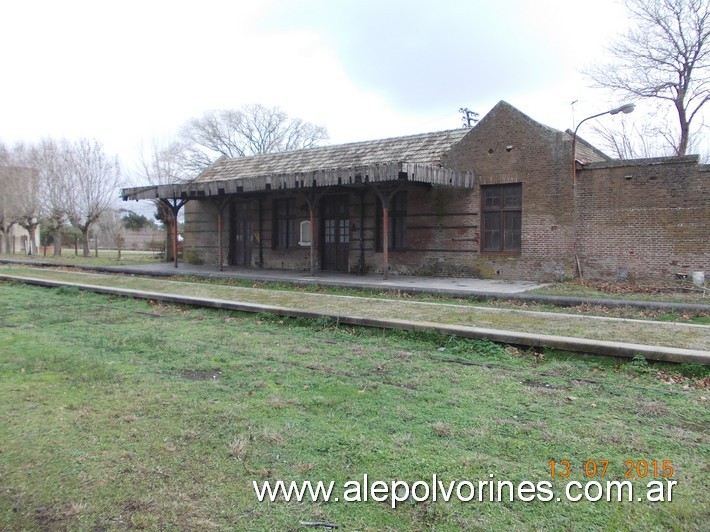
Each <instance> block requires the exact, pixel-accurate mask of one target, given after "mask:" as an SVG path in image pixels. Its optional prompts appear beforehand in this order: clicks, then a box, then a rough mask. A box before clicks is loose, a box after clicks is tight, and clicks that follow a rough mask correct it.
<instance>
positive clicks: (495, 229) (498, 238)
mask: <svg viewBox="0 0 710 532" xmlns="http://www.w3.org/2000/svg"><path fill="white" fill-rule="evenodd" d="M522 212H523V185H522V184H521V183H514V184H511V185H483V186H481V251H482V252H489V253H520V232H521V225H522Z"/></svg>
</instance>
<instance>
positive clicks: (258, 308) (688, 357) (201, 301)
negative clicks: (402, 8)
mask: <svg viewBox="0 0 710 532" xmlns="http://www.w3.org/2000/svg"><path fill="white" fill-rule="evenodd" d="M0 279H3V280H8V281H16V282H22V283H25V284H31V285H36V286H44V287H60V286H69V287H76V288H77V289H79V290H88V291H92V292H96V293H102V294H111V295H117V296H123V297H130V298H135V299H147V300H156V301H163V302H167V303H177V304H184V305H193V306H199V307H208V308H216V309H225V310H234V311H241V312H253V313H259V312H267V313H271V314H275V315H279V316H286V317H302V318H311V319H313V318H320V317H323V316H327V317H330V318H333V319H335V320H337V321H338V322H339V323H343V324H348V325H357V326H364V327H376V328H384V329H405V330H414V331H426V330H435V331H437V332H440V333H443V334H451V335H454V336H461V337H466V338H477V339H487V340H491V341H494V342H499V343H506V344H513V345H522V346H529V347H552V348H556V349H563V350H567V351H574V352H581V353H593V354H599V355H607V356H615V357H624V358H633V357H635V356H638V355H641V356H644V357H645V358H647V359H649V360H659V361H664V362H676V363H693V364H705V365H710V352H708V351H699V350H693V349H684V348H675V347H664V346H652V345H642V344H631V343H623V342H610V341H604V340H592V339H586V338H573V337H567V336H552V335H538V334H532V333H525V332H518V331H508V330H498V329H485V328H478V327H469V326H464V325H448V324H440V323H432V322H419V321H408V320H398V319H381V318H367V317H363V316H349V315H341V314H329V313H321V312H317V311H304V310H297V309H292V308H287V307H277V306H272V305H262V304H253V303H241V302H235V301H228V300H221V299H212V298H199V297H192V296H182V295H176V294H169V293H164V292H147V291H142V290H131V289H125V288H114V287H106V286H97V285H91V284H83V283H71V282H61V281H51V280H47V279H37V278H33V277H25V276H14V275H7V274H0Z"/></svg>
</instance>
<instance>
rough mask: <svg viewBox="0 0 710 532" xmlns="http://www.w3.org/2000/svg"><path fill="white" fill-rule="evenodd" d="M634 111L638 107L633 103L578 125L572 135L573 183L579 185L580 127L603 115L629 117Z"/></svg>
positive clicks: (590, 117) (598, 114) (589, 118)
mask: <svg viewBox="0 0 710 532" xmlns="http://www.w3.org/2000/svg"><path fill="white" fill-rule="evenodd" d="M634 109H636V106H635V105H634V104H633V103H627V104H624V105H622V106H621V107H617V108H615V109H611V110H609V111H604V112H603V113H597V114H595V115H592V116H588V117H587V118H585V119H584V120H582V121H581V122H580V123H579V124H577V127H576V128H574V133H573V134H572V182H573V183H574V185H575V186H576V185H577V131H578V130H579V126H581V125H582V124H584V123H585V122H586V121H587V120H591V119H592V118H598V117H600V116H603V115H615V114H618V113H624V114H625V115H627V114H629V113H631V112H633V110H634Z"/></svg>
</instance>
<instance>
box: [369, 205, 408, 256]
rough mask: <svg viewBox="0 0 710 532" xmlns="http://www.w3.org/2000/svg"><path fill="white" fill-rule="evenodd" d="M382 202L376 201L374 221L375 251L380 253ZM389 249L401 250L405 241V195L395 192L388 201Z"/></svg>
mask: <svg viewBox="0 0 710 532" xmlns="http://www.w3.org/2000/svg"><path fill="white" fill-rule="evenodd" d="M382 214H383V210H382V202H381V201H380V200H379V199H378V200H377V216H376V217H375V219H376V224H375V226H376V238H375V243H376V246H377V247H376V250H377V251H378V252H380V251H382V222H383V219H382ZM388 236H389V249H390V251H397V250H403V249H404V248H405V246H406V240H407V193H406V192H405V191H401V192H397V193H396V194H395V195H394V196H393V197H392V199H391V200H390V208H389V235H388Z"/></svg>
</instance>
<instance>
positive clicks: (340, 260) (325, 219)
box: [321, 196, 350, 272]
mask: <svg viewBox="0 0 710 532" xmlns="http://www.w3.org/2000/svg"><path fill="white" fill-rule="evenodd" d="M321 212H322V213H323V215H322V217H321V218H322V222H321V235H322V238H321V242H322V243H323V247H322V254H323V257H322V263H321V267H322V269H323V270H330V271H338V272H347V271H348V255H349V251H350V214H349V205H348V197H347V196H332V197H326V198H324V199H323V203H322V206H321Z"/></svg>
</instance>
